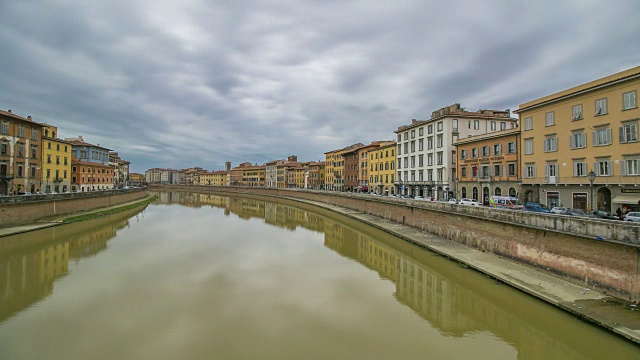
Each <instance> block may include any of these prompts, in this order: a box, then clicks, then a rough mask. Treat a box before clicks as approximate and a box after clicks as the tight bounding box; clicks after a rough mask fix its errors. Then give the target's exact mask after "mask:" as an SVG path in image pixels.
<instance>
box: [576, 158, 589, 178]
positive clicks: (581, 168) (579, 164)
mask: <svg viewBox="0 0 640 360" xmlns="http://www.w3.org/2000/svg"><path fill="white" fill-rule="evenodd" d="M573 176H587V163H586V162H585V161H584V159H581V160H574V161H573Z"/></svg>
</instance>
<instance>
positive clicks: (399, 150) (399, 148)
mask: <svg viewBox="0 0 640 360" xmlns="http://www.w3.org/2000/svg"><path fill="white" fill-rule="evenodd" d="M398 155H402V145H401V144H398ZM371 156H372V157H371V158H372V159H373V155H371Z"/></svg>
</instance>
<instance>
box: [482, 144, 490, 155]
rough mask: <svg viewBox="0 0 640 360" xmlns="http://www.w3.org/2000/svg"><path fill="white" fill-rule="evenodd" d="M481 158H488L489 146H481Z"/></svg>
mask: <svg viewBox="0 0 640 360" xmlns="http://www.w3.org/2000/svg"><path fill="white" fill-rule="evenodd" d="M482 156H489V146H488V145H486V146H483V147H482Z"/></svg>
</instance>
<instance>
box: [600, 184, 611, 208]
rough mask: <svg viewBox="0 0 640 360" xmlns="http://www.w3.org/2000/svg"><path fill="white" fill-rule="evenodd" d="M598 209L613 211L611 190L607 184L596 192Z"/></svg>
mask: <svg viewBox="0 0 640 360" xmlns="http://www.w3.org/2000/svg"><path fill="white" fill-rule="evenodd" d="M596 209H597V210H604V211H607V212H610V211H611V190H609V188H608V187H606V186H603V187H601V188H599V189H598V191H597V192H596Z"/></svg>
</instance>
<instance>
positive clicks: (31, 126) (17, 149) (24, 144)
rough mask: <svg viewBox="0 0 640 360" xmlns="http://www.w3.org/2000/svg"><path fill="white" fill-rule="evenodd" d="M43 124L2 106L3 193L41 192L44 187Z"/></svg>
mask: <svg viewBox="0 0 640 360" xmlns="http://www.w3.org/2000/svg"><path fill="white" fill-rule="evenodd" d="M41 146H42V124H40V123H37V122H35V121H33V120H32V119H31V116H27V117H26V118H23V117H21V116H17V115H15V114H13V113H12V112H11V110H8V111H2V110H0V194H1V195H16V194H22V193H26V192H37V191H40V188H41V187H42V184H41V180H40V176H41V175H40V174H41V166H42V157H41V156H42V149H41Z"/></svg>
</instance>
